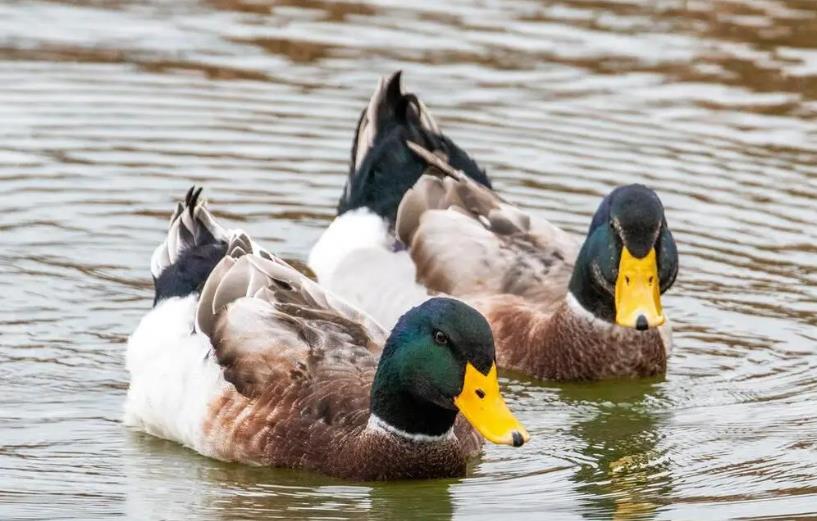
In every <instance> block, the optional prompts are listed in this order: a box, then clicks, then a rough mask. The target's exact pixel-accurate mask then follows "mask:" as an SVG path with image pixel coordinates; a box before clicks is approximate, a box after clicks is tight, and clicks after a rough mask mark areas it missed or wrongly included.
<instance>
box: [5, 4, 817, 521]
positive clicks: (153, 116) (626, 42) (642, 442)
mask: <svg viewBox="0 0 817 521" xmlns="http://www.w3.org/2000/svg"><path fill="white" fill-rule="evenodd" d="M815 35H817V6H815V5H814V3H813V2H812V1H811V0H799V1H796V0H775V1H773V0H713V1H707V0H687V1H683V0H615V1H613V0H610V1H606V2H605V1H593V0H586V1H583V0H560V1H552V2H536V1H524V0H519V1H510V0H489V1H485V2H479V3H475V2H470V1H465V0H461V1H453V2H446V3H444V4H441V3H439V2H432V1H430V0H419V1H418V2H414V3H412V4H400V3H394V2H391V1H387V0H375V1H371V2H344V1H338V2H330V1H321V0H308V1H299V0H286V1H266V0H257V1H256V0H212V1H194V0H184V1H178V2H160V1H156V0H148V1H142V0H140V1H136V0H119V1H105V0H96V1H91V0H80V1H75V0H71V1H46V0H12V1H7V2H3V3H0V121H2V125H0V138H1V139H0V294H2V295H3V298H4V299H3V303H4V305H3V306H0V518H1V519H17V518H24V519H55V518H63V517H75V518H82V519H98V518H106V519H107V518H111V517H127V518H131V519H160V518H161V519H175V518H182V517H183V518H186V519H219V518H220V519H257V518H260V517H263V518H286V519H292V518H313V517H314V518H325V519H329V518H331V519H338V518H358V517H364V518H371V519H382V518H386V519H388V518H393V519H411V518H416V519H450V518H456V519H465V518H468V519H488V518H496V517H499V516H505V517H513V518H514V519H517V518H520V519H525V518H527V519H541V517H542V513H543V512H545V513H547V515H548V517H549V518H552V519H581V518H589V519H609V518H611V517H616V518H619V519H724V518H756V519H768V518H770V517H774V516H778V517H780V518H787V517H793V516H806V515H812V516H814V515H817V506H815V505H817V472H815V470H814V469H815V468H817V452H816V451H815V443H814V439H815V436H817V412H815V411H817V408H815V403H816V402H817V353H815V351H817V350H816V349H815V346H817V318H815V317H817V247H815V244H817V234H815V232H814V230H813V223H814V222H815V221H817V208H815V202H816V201H817V123H815V121H817V36H815ZM398 68H402V69H404V70H405V75H404V77H405V79H406V82H407V85H408V87H409V88H411V89H412V90H415V91H417V92H418V93H419V94H421V95H422V96H423V98H424V99H425V101H426V102H427V104H428V105H429V107H430V108H431V109H432V111H433V112H434V113H435V115H437V117H438V119H439V120H440V122H441V124H442V125H444V127H445V128H446V129H447V130H448V131H449V133H450V134H451V135H452V136H453V137H454V138H455V139H456V140H457V141H458V142H459V143H460V144H461V145H463V146H464V147H466V148H467V149H468V150H469V151H471V152H472V153H473V154H474V155H475V156H476V157H477V158H478V159H479V160H480V161H481V162H482V163H483V164H484V166H486V167H487V169H488V171H489V173H490V174H491V175H492V176H493V177H494V178H495V180H496V183H495V184H496V185H497V187H498V188H499V189H500V190H501V191H502V192H503V193H504V194H506V196H507V197H508V198H509V199H511V200H513V201H515V202H518V203H519V204H521V205H522V206H524V207H525V208H526V209H528V210H529V211H531V212H534V213H537V214H538V215H542V216H544V217H547V218H549V219H552V220H553V221H554V222H556V223H558V224H560V225H562V226H564V227H566V228H568V229H570V230H573V231H576V232H581V231H583V230H584V229H585V228H586V226H587V222H588V220H589V217H590V214H591V212H592V211H593V210H594V209H595V207H596V204H597V203H598V200H599V198H600V197H601V196H602V195H604V194H605V193H607V192H608V191H609V190H610V189H611V188H612V187H614V186H616V185H619V184H622V183H629V182H643V183H646V184H648V185H650V186H652V187H653V188H655V189H656V190H657V191H658V192H659V193H660V194H661V197H662V199H663V201H664V203H665V206H666V208H667V215H668V219H669V221H670V224H671V226H672V228H673V230H674V233H675V237H676V240H677V242H678V244H679V248H680V250H681V255H682V257H681V262H682V267H681V273H680V276H679V280H678V283H677V285H676V287H675V288H674V290H673V292H672V293H671V294H670V295H669V296H668V297H667V299H666V307H667V310H668V313H669V314H670V316H671V317H673V319H674V321H675V331H676V335H675V337H676V346H675V351H674V354H673V356H672V359H671V361H670V371H669V374H668V375H667V377H666V379H665V380H661V381H649V382H633V383H620V382H619V383H609V384H598V385H589V386H553V385H541V384H537V383H534V382H531V381H529V380H527V379H525V378H521V377H512V378H510V379H509V380H508V384H509V386H510V395H511V397H510V400H511V402H512V404H513V405H514V406H515V407H516V408H517V409H519V410H520V411H521V416H522V418H523V419H524V420H525V422H526V424H527V425H528V426H529V427H530V428H531V430H532V432H533V434H534V435H535V438H534V440H533V441H532V442H531V444H530V446H529V447H526V450H524V451H509V450H502V449H498V448H494V447H490V448H488V450H487V451H486V453H485V455H484V457H483V458H482V460H481V461H479V462H478V463H477V464H476V465H475V467H474V469H473V471H472V472H471V474H470V475H469V477H468V478H466V479H463V480H454V481H444V482H429V483H397V484H385V485H378V484H350V483H343V482H337V481H334V480H329V479H327V478H324V477H321V476H316V475H305V474H303V473H296V472H284V471H271V470H268V469H254V468H246V467H242V466H237V465H225V464H222V463H218V462H213V461H210V460H207V459H205V458H201V457H199V456H197V455H195V454H193V453H191V452H189V451H187V450H185V449H183V448H180V447H177V446H175V445H173V444H169V443H166V442H163V441H160V440H153V439H150V438H147V437H144V436H142V435H139V434H137V433H131V432H128V431H126V430H125V429H124V428H123V427H122V426H121V424H120V423H119V418H120V414H121V404H122V400H123V396H124V392H125V389H126V383H127V375H126V374H125V371H124V363H123V353H124V343H125V342H126V339H127V335H128V334H129V333H130V331H132V330H133V328H134V327H135V325H136V323H137V321H138V320H139V318H140V317H141V316H142V314H143V313H144V312H145V311H146V310H147V309H148V307H149V306H150V303H151V290H150V286H151V284H150V277H149V273H148V260H149V257H150V253H151V251H152V249H153V247H154V246H155V244H156V243H157V242H158V241H159V240H161V237H162V233H163V229H164V227H165V224H166V219H167V214H168V211H169V209H170V208H171V207H172V202H173V201H174V200H175V199H176V198H178V197H180V196H181V195H182V194H183V193H184V192H185V190H186V189H187V187H188V186H189V185H190V184H192V183H194V182H195V183H201V184H204V185H205V186H206V187H207V190H208V194H209V198H210V200H211V202H212V205H213V208H214V209H215V213H216V214H217V215H218V216H219V217H221V218H222V219H225V220H226V221H227V222H228V223H229V224H230V225H233V226H240V227H243V228H245V229H247V230H248V231H250V232H251V233H252V234H253V235H255V236H257V237H258V238H259V239H260V240H261V241H263V242H264V243H265V244H266V245H267V246H268V247H269V248H271V249H273V250H275V251H277V252H278V253H280V254H282V255H284V256H286V257H288V258H293V259H296V260H297V259H304V258H305V257H306V254H307V252H308V250H309V248H310V246H311V244H312V243H313V242H314V241H315V240H316V238H317V237H318V235H319V234H320V232H321V230H322V229H323V228H324V227H325V226H326V224H327V223H328V221H329V220H330V219H331V217H332V215H333V208H334V204H335V202H336V200H337V197H338V195H339V191H340V187H341V186H342V183H343V175H344V173H345V172H346V169H347V161H348V156H349V147H350V144H351V137H352V127H353V125H354V123H355V121H356V119H357V115H358V112H359V110H360V108H361V107H362V105H363V104H364V103H365V101H366V99H367V98H368V96H369V94H370V92H371V90H372V88H373V87H374V84H375V81H376V79H377V78H378V76H379V75H381V74H384V73H387V72H390V71H392V70H394V69H398Z"/></svg>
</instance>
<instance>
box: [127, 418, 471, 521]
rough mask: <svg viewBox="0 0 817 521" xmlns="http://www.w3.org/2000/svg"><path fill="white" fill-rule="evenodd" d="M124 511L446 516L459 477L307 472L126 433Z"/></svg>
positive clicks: (139, 514)
mask: <svg viewBox="0 0 817 521" xmlns="http://www.w3.org/2000/svg"><path fill="white" fill-rule="evenodd" d="M127 438H128V447H127V451H126V452H127V455H126V458H125V473H126V481H127V482H128V487H127V488H128V495H127V500H126V505H127V507H126V513H127V514H128V516H129V517H131V518H133V519H139V518H142V519H172V518H176V517H177V516H183V515H184V514H185V513H188V512H200V513H203V512H209V515H211V516H212V518H213V519H225V520H227V519H230V520H244V519H246V520H251V519H252V520H254V519H259V518H260V517H263V518H264V519H292V520H294V519H337V518H338V517H344V518H347V517H348V518H355V519H400V520H415V519H416V520H425V519H433V520H447V519H451V517H452V515H453V504H452V500H451V495H450V493H449V487H450V485H451V484H454V483H456V482H457V480H432V481H418V482H413V481H402V482H392V483H359V484H358V483H349V482H345V481H342V480H337V479H332V478H328V477H326V476H323V475H319V474H313V473H310V472H303V471H295V470H288V469H273V468H266V467H251V466H247V465H240V464H231V463H222V462H218V461H214V460H211V459H208V458H204V457H200V456H198V455H196V454H194V453H192V452H191V451H189V450H187V449H185V448H183V447H180V446H178V445H177V444H175V443H172V442H168V441H165V440H160V439H156V438H153V437H150V436H146V435H142V434H140V433H136V432H133V433H129V435H128V436H127Z"/></svg>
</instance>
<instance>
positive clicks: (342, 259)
mask: <svg viewBox="0 0 817 521" xmlns="http://www.w3.org/2000/svg"><path fill="white" fill-rule="evenodd" d="M394 243H395V239H394V236H393V235H392V234H391V233H390V232H389V229H388V225H387V224H386V221H385V220H383V218H381V217H380V216H379V215H377V214H375V213H373V212H371V211H370V210H368V209H366V208H360V209H357V210H353V211H350V212H346V213H344V214H343V215H340V216H339V217H337V218H336V219H335V220H334V221H333V222H332V224H330V225H329V227H328V228H327V229H326V231H324V233H323V235H322V236H321V238H320V239H319V240H318V242H317V244H315V246H314V247H313V248H312V251H311V252H310V254H309V267H310V268H311V269H312V270H313V271H314V272H315V275H317V277H318V280H319V281H320V283H321V286H323V287H324V288H326V289H328V290H330V291H331V292H333V293H334V294H336V295H342V296H343V298H344V299H345V300H346V301H348V302H349V303H350V304H352V305H354V306H356V307H358V308H360V309H363V310H365V311H366V312H367V313H369V314H370V315H371V316H372V317H373V318H374V319H375V320H376V321H377V322H378V323H379V324H380V325H381V326H383V327H384V328H385V329H386V330H391V329H392V327H393V326H394V324H395V323H397V319H399V318H400V317H401V316H402V315H403V313H405V312H406V311H408V310H409V309H411V308H412V307H414V306H416V305H418V304H420V303H422V302H424V301H426V300H428V299H429V298H430V295H429V293H428V290H427V289H426V288H425V287H423V286H422V285H420V284H417V282H416V279H417V270H416V268H415V266H414V262H413V261H412V260H411V257H410V256H409V254H408V252H407V251H406V250H400V251H393V248H392V245H393V244H394Z"/></svg>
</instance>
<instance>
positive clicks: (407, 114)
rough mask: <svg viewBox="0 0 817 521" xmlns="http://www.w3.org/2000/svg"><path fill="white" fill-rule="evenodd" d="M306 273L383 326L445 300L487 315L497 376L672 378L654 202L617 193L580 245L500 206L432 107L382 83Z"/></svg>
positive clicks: (671, 268) (663, 227) (641, 191)
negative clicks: (501, 372)
mask: <svg viewBox="0 0 817 521" xmlns="http://www.w3.org/2000/svg"><path fill="white" fill-rule="evenodd" d="M309 265H310V267H311V268H312V269H313V271H314V272H315V273H316V275H317V276H318V279H319V280H320V281H321V283H322V284H323V285H324V286H325V287H327V288H329V289H330V290H332V291H334V292H335V293H336V294H338V295H341V296H343V297H345V298H346V299H347V300H348V301H349V302H351V303H353V304H355V305H357V306H358V307H360V308H361V309H363V310H365V311H367V312H369V313H370V314H371V315H372V316H373V317H375V318H376V319H377V320H379V321H380V322H381V323H382V324H384V325H386V326H389V325H391V324H394V323H395V322H396V321H397V318H398V317H399V316H400V315H401V314H402V313H403V312H404V311H405V310H406V309H409V308H410V307H412V306H414V305H417V304H418V303H420V302H424V301H426V300H427V299H429V298H431V297H432V296H440V295H448V296H452V297H456V298H458V299H461V300H463V301H465V302H467V303H469V304H470V305H472V306H474V307H475V308H476V309H478V310H479V311H481V312H482V313H483V314H484V315H485V317H486V318H487V319H488V322H489V323H490V324H491V327H492V329H493V334H494V338H495V339H496V348H497V361H498V364H499V366H500V367H503V368H508V369H513V370H516V371H520V372H524V373H527V374H528V375H531V376H534V377H537V378H541V379H553V380H598V379H604V378H620V377H645V376H654V375H661V374H664V373H665V372H666V368H667V358H668V355H669V353H670V349H671V330H670V325H669V321H668V320H667V318H666V316H665V314H664V311H663V307H662V301H661V296H662V295H663V294H664V292H666V291H667V290H669V289H670V288H671V287H672V285H673V283H674V281H675V277H676V275H677V273H678V252H677V248H676V245H675V240H674V239H673V236H672V232H671V231H670V228H669V225H668V224H667V220H666V217H665V215H664V208H663V205H662V203H661V201H660V199H659V198H658V195H657V194H656V193H655V192H653V191H652V190H650V189H649V188H647V187H646V186H643V185H640V184H632V185H627V186H622V187H619V188H616V189H615V190H613V191H612V192H610V194H609V195H607V196H606V197H605V198H604V199H603V200H602V202H601V204H600V205H599V207H598V209H597V210H596V213H595V215H594V216H593V219H592V221H591V224H590V226H589V228H588V231H587V234H586V236H585V238H584V242H583V244H582V243H581V242H580V240H578V238H576V237H573V236H571V235H570V234H568V233H566V232H564V231H562V230H561V229H559V228H557V227H556V226H554V225H553V224H551V223H550V222H548V221H546V220H544V219H540V218H536V217H535V216H532V215H529V214H527V213H526V212H524V211H522V210H520V209H519V208H517V207H515V206H514V205H512V204H510V203H508V202H507V201H505V200H504V199H503V198H502V197H500V196H499V195H498V194H497V193H496V192H495V191H494V190H493V189H492V186H491V182H490V180H489V178H488V176H487V175H486V173H485V171H484V170H482V169H481V168H480V167H479V166H478V165H477V164H476V162H475V161H474V160H473V159H472V158H471V157H470V156H469V155H468V154H467V153H466V152H465V151H464V150H462V149H461V148H460V147H458V146H457V145H456V144H455V143H454V142H453V141H452V140H451V139H450V138H448V137H447V136H445V135H444V134H443V133H442V132H441V131H440V128H439V126H438V124H437V123H436V122H435V120H434V118H433V117H432V116H431V114H430V113H429V111H428V109H427V108H426V106H425V105H424V104H423V103H422V102H421V101H420V100H419V99H418V98H417V97H416V96H415V95H413V94H408V93H404V92H403V89H402V86H401V84H400V73H396V74H394V75H392V76H390V77H387V78H383V79H382V80H381V81H380V83H379V85H378V87H377V89H376V90H375V93H374V95H373V96H372V98H371V100H370V102H369V105H368V107H367V108H366V109H364V111H363V113H362V114H361V117H360V120H359V122H358V127H357V131H356V135H355V139H354V142H353V149H352V166H351V168H350V172H349V177H348V179H347V181H346V186H345V188H344V190H343V195H342V196H341V199H340V203H339V205H338V215H337V217H336V218H335V220H334V221H333V222H332V223H331V225H330V226H329V227H328V228H327V229H326V231H325V232H324V233H323V235H322V236H321V238H320V240H319V241H318V243H317V244H316V245H315V246H314V248H313V250H312V253H311V255H310V259H309Z"/></svg>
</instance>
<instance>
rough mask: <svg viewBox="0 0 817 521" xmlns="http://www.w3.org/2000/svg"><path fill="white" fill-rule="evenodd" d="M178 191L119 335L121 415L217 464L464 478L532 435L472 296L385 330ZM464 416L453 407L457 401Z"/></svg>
mask: <svg viewBox="0 0 817 521" xmlns="http://www.w3.org/2000/svg"><path fill="white" fill-rule="evenodd" d="M200 194H201V189H199V190H196V191H193V190H192V189H191V191H190V192H188V195H187V197H186V199H185V202H184V203H179V205H178V208H177V209H176V212H175V213H174V214H173V217H172V219H171V224H170V228H169V231H168V234H167V238H166V239H165V240H164V242H163V243H162V244H161V245H160V246H159V247H158V248H157V249H156V251H155V252H154V254H153V257H152V260H151V271H152V274H153V277H154V281H155V300H154V307H153V309H152V310H151V311H150V312H149V313H148V314H147V315H146V316H145V317H144V318H143V319H142V321H141V323H140V324H139V326H138V327H137V328H136V330H135V332H134V333H133V335H132V336H131V337H130V340H129V342H128V353H127V367H128V370H129V372H130V376H131V380H130V388H129V390H128V396H127V401H126V405H125V423H126V424H127V425H129V426H132V427H135V428H137V429H140V430H142V431H144V432H147V433H149V434H152V435H155V436H158V437H161V438H166V439H169V440H174V441H177V442H179V443H181V444H184V445H186V446H188V447H190V448H192V449H193V450H195V451H198V452H199V453H201V454H203V455H205V456H209V457H212V458H216V459H219V460H224V461H235V462H242V463H247V464H253V465H267V466H275V467H288V468H301V469H308V470H313V471H320V472H323V473H326V474H331V475H335V476H339V477H344V478H350V479H356V480H387V479H404V478H434V477H452V476H462V475H464V473H465V468H466V467H465V465H466V460H467V459H468V458H470V457H472V456H474V455H475V454H476V453H477V452H478V451H479V448H480V446H481V443H482V438H481V436H480V435H479V434H477V433H476V432H474V430H473V429H472V426H473V428H474V429H476V430H477V431H478V432H479V433H480V434H481V435H482V436H484V437H485V438H487V439H488V440H490V441H492V442H494V443H498V444H507V445H513V446H519V445H522V444H523V443H524V442H525V441H527V440H528V438H529V436H528V433H527V431H526V430H525V428H524V427H523V426H522V425H521V424H520V423H519V422H518V421H517V420H516V419H515V418H514V416H513V415H512V414H511V412H510V411H509V410H508V408H507V407H506V406H505V403H504V401H503V399H502V396H501V394H500V390H499V384H498V380H497V372H496V364H495V356H494V343H493V338H492V335H491V329H490V326H489V325H488V323H487V322H486V321H485V319H484V318H483V317H482V315H480V314H479V313H478V312H477V311H476V310H474V309H473V308H472V307H470V306H468V305H466V304H464V303H463V302H461V301H458V300H454V299H450V298H436V299H431V300H428V301H426V302H424V303H422V304H421V305H419V306H417V307H415V308H413V309H410V310H408V311H407V312H406V313H405V314H404V315H403V316H402V317H401V318H400V319H399V320H398V321H397V323H396V325H395V326H394V329H393V330H392V331H391V334H389V335H387V334H386V331H385V330H384V329H383V328H382V327H381V326H379V325H378V324H377V323H376V322H375V321H374V320H372V319H371V318H370V317H369V316H368V315H366V314H365V313H362V312H360V311H358V310H357V309H355V308H353V307H352V306H350V305H348V304H346V303H345V302H344V301H342V300H341V299H339V298H337V297H335V296H333V295H332V294H331V293H330V292H328V291H325V290H324V289H323V288H322V287H321V286H319V285H318V284H316V283H315V282H313V281H312V280H310V279H308V278H307V277H306V276H304V275H302V274H301V273H299V272H298V271H296V270H295V269H294V268H292V267H291V266H289V265H288V264H287V263H286V262H284V261H282V260H281V259H279V258H277V257H275V256H274V255H272V254H270V253H269V252H268V251H266V250H264V249H263V248H261V247H259V246H258V245H257V244H256V243H255V242H254V241H253V240H252V239H251V238H250V237H249V236H247V234H246V233H244V232H242V231H228V230H226V229H224V228H223V227H221V226H220V225H219V224H218V223H217V222H216V220H215V219H214V218H213V215H212V214H211V213H210V212H209V211H208V210H207V208H206V207H205V205H204V204H203V202H202V200H201V198H200ZM459 413H461V414H459Z"/></svg>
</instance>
